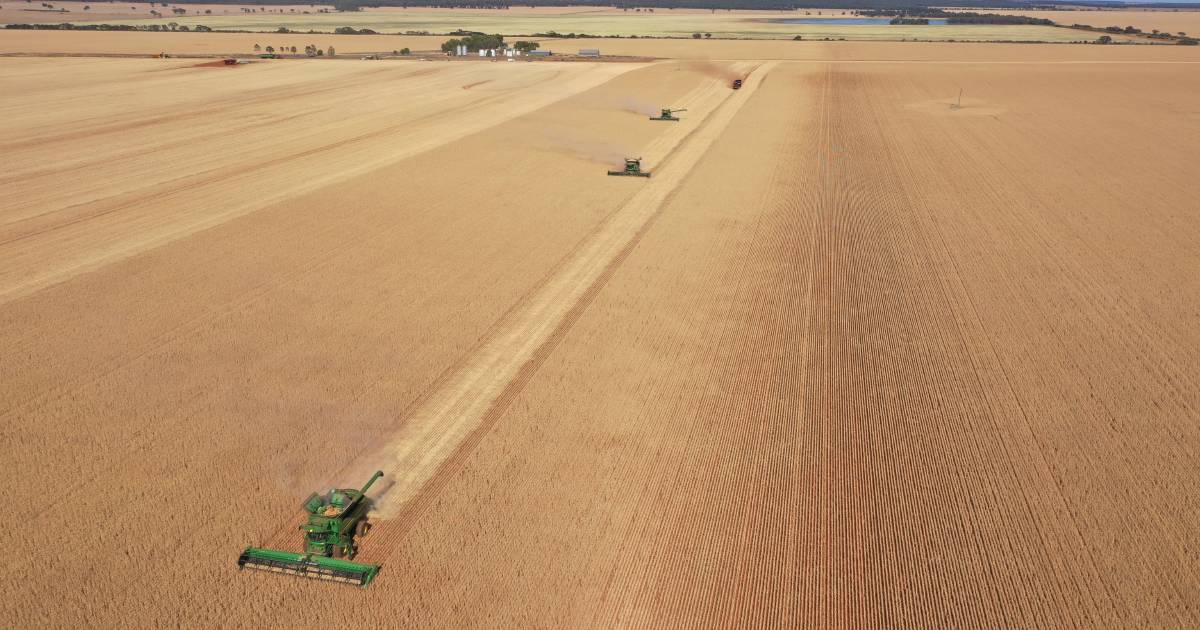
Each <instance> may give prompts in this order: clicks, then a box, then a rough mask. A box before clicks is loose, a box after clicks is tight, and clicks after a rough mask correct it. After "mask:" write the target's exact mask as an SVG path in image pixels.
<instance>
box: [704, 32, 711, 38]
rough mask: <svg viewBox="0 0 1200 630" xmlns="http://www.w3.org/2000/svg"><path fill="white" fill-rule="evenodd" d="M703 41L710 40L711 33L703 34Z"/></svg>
mask: <svg viewBox="0 0 1200 630" xmlns="http://www.w3.org/2000/svg"><path fill="white" fill-rule="evenodd" d="M704 39H712V33H705V34H704Z"/></svg>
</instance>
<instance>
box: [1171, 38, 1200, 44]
mask: <svg viewBox="0 0 1200 630" xmlns="http://www.w3.org/2000/svg"><path fill="white" fill-rule="evenodd" d="M1175 43H1176V44H1179V45H1180V46H1196V45H1197V44H1200V40H1195V39H1192V38H1190V37H1184V38H1183V39H1181V40H1179V41H1177V42H1175Z"/></svg>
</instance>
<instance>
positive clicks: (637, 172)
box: [608, 158, 650, 177]
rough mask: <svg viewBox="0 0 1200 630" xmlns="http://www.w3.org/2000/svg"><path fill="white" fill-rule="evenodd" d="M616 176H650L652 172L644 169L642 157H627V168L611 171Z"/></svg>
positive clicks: (610, 173)
mask: <svg viewBox="0 0 1200 630" xmlns="http://www.w3.org/2000/svg"><path fill="white" fill-rule="evenodd" d="M608 174H609V175H613V176H615V177H650V173H647V172H645V171H643V170H642V158H625V168H624V169H622V170H619V171H609V172H608Z"/></svg>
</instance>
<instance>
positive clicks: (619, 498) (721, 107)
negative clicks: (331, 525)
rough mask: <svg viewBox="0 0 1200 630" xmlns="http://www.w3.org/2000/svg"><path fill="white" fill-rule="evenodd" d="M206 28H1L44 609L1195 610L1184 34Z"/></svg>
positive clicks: (10, 216) (412, 618) (303, 620)
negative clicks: (763, 35) (750, 34)
mask: <svg viewBox="0 0 1200 630" xmlns="http://www.w3.org/2000/svg"><path fill="white" fill-rule="evenodd" d="M923 49H924V47H921V46H918V47H915V48H913V49H912V51H913V52H912V54H913V55H916V56H922V55H926V54H927V51H924V50H923ZM837 50H838V49H837V48H831V49H830V50H829V51H826V52H825V53H823V54H828V55H829V56H831V57H832V56H837V54H838V53H837ZM943 50H945V49H943ZM991 54H994V55H999V53H995V52H994V51H993V52H992V53H991ZM1118 54H1129V55H1140V54H1141V53H1140V52H1129V53H1118ZM1017 56H1020V55H1017ZM168 61H169V60H168ZM964 61H969V60H964ZM1025 61H1032V60H1031V59H1025ZM1133 61H1136V59H1134V60H1133ZM184 65H186V64H184V63H179V64H178V67H177V66H164V65H163V64H161V63H160V62H156V61H148V60H147V61H137V60H106V61H96V60H89V61H77V60H69V61H68V60H11V59H10V60H3V61H2V62H0V71H2V72H3V74H2V75H0V80H2V81H3V82H4V86H5V87H6V88H9V89H6V90H3V91H0V94H3V96H0V109H3V111H5V114H6V115H5V117H4V119H5V121H6V122H5V123H3V124H4V125H7V127H6V128H5V130H4V131H5V133H4V134H3V137H4V141H3V142H4V143H6V144H5V151H6V153H5V154H6V155H20V156H21V159H19V160H14V161H13V164H14V165H15V169H12V170H8V171H6V174H5V176H4V177H6V178H9V182H8V184H7V185H6V192H8V193H9V194H8V195H7V196H6V203H5V205H4V206H3V208H2V210H0V221H2V224H0V230H3V233H5V234H11V235H13V236H14V237H15V238H10V239H6V240H5V239H0V240H5V242H2V243H0V269H5V270H8V271H6V272H0V273H7V274H8V275H0V278H4V279H5V280H4V282H5V284H4V285H3V286H4V287H5V297H4V299H3V300H0V348H4V349H5V350H4V359H5V360H4V361H0V383H3V387H2V388H0V415H2V417H3V424H2V426H3V427H4V433H3V435H4V438H5V441H4V445H5V450H4V455H5V458H6V460H7V461H8V462H9V466H10V470H11V471H12V472H13V474H12V479H11V480H10V483H9V484H6V485H5V486H4V488H3V490H0V502H3V504H5V505H21V506H31V508H30V509H31V513H30V514H29V516H28V518H30V519H31V521H30V522H31V527H30V528H29V530H28V536H27V537H26V539H25V540H24V544H23V547H22V548H23V549H28V550H29V552H28V553H26V554H19V555H11V556H9V558H8V559H7V560H6V563H5V571H4V575H3V577H0V591H2V592H4V593H5V594H6V597H5V598H4V603H3V604H0V618H3V619H6V620H8V621H10V625H14V626H18V627H21V626H29V625H33V624H37V625H100V626H104V625H114V624H118V623H121V622H128V620H129V619H130V618H134V617H136V618H137V619H139V621H140V622H144V623H146V624H155V625H185V626H188V625H214V624H246V625H297V624H300V625H305V624H312V623H314V615H316V616H318V617H320V616H323V615H327V616H328V619H331V620H332V619H337V620H338V621H339V622H340V623H346V624H349V625H358V626H361V625H365V626H371V625H378V624H381V623H382V624H386V625H395V626H405V627H431V626H433V627H461V626H475V627H485V626H492V627H494V626H539V627H572V626H593V627H614V626H619V625H638V626H657V625H662V624H673V625H698V626H722V625H736V624H739V623H742V624H749V625H776V626H781V627H801V626H813V625H837V626H840V625H849V626H861V627H878V626H882V625H942V626H952V627H967V626H985V627H1027V626H1037V625H1049V626H1066V627H1071V626H1074V627H1088V626H1109V627H1163V626H1179V627H1186V626H1193V625H1196V624H1197V622H1200V609H1198V608H1197V605H1196V603H1195V602H1197V601H1200V580H1198V579H1197V577H1196V576H1197V574H1198V568H1200V567H1198V564H1197V562H1198V560H1197V558H1196V557H1195V554H1194V551H1193V550H1192V549H1191V547H1190V546H1189V545H1190V543H1189V541H1190V540H1192V539H1193V538H1194V537H1195V534H1196V532H1195V523H1196V522H1198V520H1200V514H1197V505H1198V502H1197V499H1198V496H1197V491H1196V489H1195V488H1196V487H1197V479H1196V472H1195V470H1196V468H1195V466H1194V462H1195V460H1196V454H1197V452H1198V451H1200V431H1198V429H1197V426H1198V425H1197V423H1196V420H1197V409H1198V408H1200V399H1198V398H1197V392H1198V391H1200V387H1198V384H1197V383H1196V379H1195V376H1194V374H1195V367H1196V366H1197V365H1198V364H1200V356H1198V355H1197V348H1200V339H1198V338H1197V334H1198V333H1197V330H1200V328H1198V327H1197V325H1196V324H1197V323H1198V322H1197V320H1196V313H1197V309H1198V308H1200V305H1198V304H1197V296H1198V295H1200V286H1197V283H1198V281H1197V279H1196V274H1195V273H1193V271H1194V269H1195V268H1196V266H1197V263H1198V262H1200V260H1198V259H1200V251H1197V249H1196V246H1195V243H1197V242H1200V238H1197V237H1198V236H1200V234H1198V233H1197V232H1200V224H1198V223H1197V221H1196V217H1195V216H1193V214H1192V213H1189V212H1188V211H1187V208H1189V207H1190V206H1189V204H1190V203H1191V198H1192V197H1193V196H1194V195H1191V193H1190V191H1191V190H1192V188H1193V185H1192V184H1193V182H1194V179H1195V172H1194V170H1195V167H1194V163H1193V162H1192V161H1191V159H1190V156H1191V154H1192V152H1193V150H1194V147H1193V146H1192V143H1191V140H1190V138H1192V137H1195V136H1196V134H1197V133H1198V132H1200V128H1198V127H1200V119H1197V118H1196V117H1195V116H1194V115H1192V114H1191V113H1190V112H1192V111H1193V110H1195V109H1196V108H1197V106H1200V103H1198V102H1197V98H1198V96H1197V95H1198V94H1200V90H1197V86H1196V85H1195V79H1194V78H1193V77H1192V75H1193V74H1194V73H1193V72H1192V71H1191V70H1190V69H1189V66H1187V65H1184V64H1141V65H1139V64H1137V63H1122V64H1092V65H1079V64H1041V65H1039V64H1033V63H1025V64H989V63H976V64H971V63H961V64H889V63H853V64H849V63H821V62H782V63H776V64H772V63H764V64H761V65H760V64H757V63H753V62H752V63H745V64H743V65H742V66H741V69H742V70H743V71H744V70H749V69H750V68H752V67H753V68H755V70H754V72H753V73H752V74H751V75H750V76H751V80H750V82H749V84H748V85H747V87H746V88H744V89H743V90H741V91H739V92H733V91H729V90H724V89H721V88H720V86H719V84H717V83H715V81H716V79H715V78H714V77H713V76H711V74H706V73H705V72H704V71H702V69H701V68H699V67H698V66H696V65H694V64H689V63H686V62H685V63H676V62H666V63H657V64H648V65H627V64H607V65H605V64H597V65H595V66H592V65H586V64H562V65H557V64H528V65H521V64H469V65H466V64H464V65H462V66H456V65H455V64H436V67H434V66H435V64H396V66H395V67H392V66H382V65H380V64H371V63H357V62H354V63H345V64H314V65H313V66H311V67H309V66H301V65H286V64H261V65H259V66H251V67H247V68H236V69H232V70H230V71H229V73H226V72H225V70H224V69H219V68H183V67H182V66H184ZM718 65H719V66H722V67H723V66H724V65H726V64H718ZM418 66H421V67H418ZM48 67H53V68H54V69H55V72H53V73H51V72H46V71H45V70H46V68H48ZM427 67H428V68H430V70H428V72H426V71H425V68H427ZM297 68H301V70H298V69H297ZM243 71H248V72H252V73H255V74H252V75H243V74H234V73H242V72H243ZM418 72H425V73H424V74H413V73H418ZM234 76H236V77H245V78H237V79H230V78H228V77H234ZM176 77H180V78H176ZM210 77H215V78H210ZM484 80H487V81H488V83H480V82H481V81H484ZM112 85H117V86H121V87H122V89H121V90H120V91H117V90H113V89H111V86H112ZM182 85H187V86H189V87H192V88H193V89H189V90H183V89H179V86H182ZM465 85H474V87H473V88H472V89H469V90H464V89H462V87H463V86H465ZM960 88H961V89H963V91H964V97H963V101H962V104H963V107H962V108H958V109H956V108H953V107H952V104H953V103H954V102H955V100H956V96H957V94H958V91H959V89H960ZM114 92H116V93H118V95H120V94H124V95H125V96H118V97H112V96H110V97H108V98H107V99H106V98H100V97H99V96H96V95H98V94H100V93H114ZM88 94H91V95H92V96H91V97H90V98H84V96H86V95H88ZM635 97H636V98H635ZM121 98H124V99H125V100H120V99H121ZM634 101H636V103H635V102H634ZM139 103H140V104H143V105H144V106H143V107H142V108H141V109H130V105H131V104H139ZM645 104H651V105H660V106H666V105H676V106H687V107H688V108H689V111H688V112H687V113H685V116H686V120H685V121H684V122H682V123H651V122H649V121H646V120H645V115H644V114H641V113H637V112H636V110H637V109H638V108H639V107H643V106H644V105H645ZM71 107H74V109H71ZM71 112H75V113H74V115H72V114H71ZM221 129H226V130H228V133H227V134H226V135H219V134H217V133H216V132H217V131H218V130H221ZM346 138H357V139H359V140H356V141H355V142H354V143H351V144H350V145H346V146H345V147H342V146H341V145H338V148H336V149H330V150H328V152H326V153H319V154H317V153H314V154H309V153H306V152H308V151H311V150H317V149H321V148H323V147H329V146H331V145H334V144H336V143H337V142H338V141H339V140H341V139H346ZM15 152H23V153H15ZM630 152H633V153H636V154H638V155H642V156H643V157H645V158H646V164H647V166H648V168H650V169H651V170H654V171H655V176H654V177H652V178H651V179H650V180H648V181H644V180H635V179H632V178H631V179H624V178H610V177H605V176H604V175H603V171H604V170H605V169H606V168H610V167H612V166H614V165H612V164H609V163H606V162H607V161H610V160H611V159H612V158H613V157H614V155H615V156H619V155H621V154H625V153H630ZM308 155H313V156H316V155H320V156H321V157H313V158H311V160H306V159H305V157H304V156H308ZM261 162H267V163H269V164H270V166H269V167H264V166H262V165H261V164H260V163H261ZM310 162H311V163H310ZM193 165H194V166H193ZM213 169H217V170H213ZM221 169H224V170H221ZM205 170H210V171H212V172H214V173H222V174H224V175H223V176H222V177H212V178H207V179H205V181H204V183H203V185H201V186H196V187H189V186H187V185H186V183H187V182H189V181H193V178H195V177H196V173H198V172H203V171H205ZM243 173H244V174H243ZM131 191H132V192H131ZM139 191H141V192H139ZM193 191H196V192H193ZM193 194H194V195H197V196H195V197H189V196H188V195H193ZM105 195H134V196H135V197H138V198H142V199H143V201H141V202H138V203H128V204H115V205H112V206H111V210H110V211H107V212H102V211H96V212H91V211H85V210H89V209H104V208H109V207H108V206H102V205H100V204H101V202H102V199H103V198H104V196H105ZM277 195H282V196H280V197H278V198H277ZM122 198H124V197H122ZM76 219H78V220H77V221H76ZM33 222H37V224H38V225H40V226H43V227H44V228H45V229H44V230H40V231H39V230H30V229H28V228H29V226H30V225H33ZM112 252H117V255H110V254H111V253H112ZM80 261H83V262H80ZM447 421H450V422H447ZM453 423H459V424H458V426H452V424H453ZM442 427H448V428H450V429H451V430H450V431H448V432H443V431H441V430H440V429H441V428H442ZM434 429H439V430H434ZM405 440H415V441H419V442H420V441H423V442H425V443H436V442H438V441H439V440H441V441H444V444H440V445H437V447H436V448H422V449H419V450H418V451H414V452H413V453H415V455H417V456H418V457H417V459H419V460H423V461H422V463H421V464H420V465H410V464H408V463H400V464H392V465H391V466H393V467H396V468H397V470H388V472H389V475H390V476H389V481H390V482H391V483H392V484H393V485H392V486H391V488H392V490H391V491H390V492H393V493H395V494H393V495H392V496H391V497H381V499H383V504H382V505H381V507H384V508H388V510H389V511H390V510H395V514H396V516H397V517H396V518H392V519H388V520H381V522H380V527H379V528H378V529H377V530H376V532H374V533H372V534H371V535H370V536H369V537H368V538H367V540H366V541H365V543H364V551H365V555H364V559H367V560H371V561H378V562H382V563H383V564H384V571H383V573H382V574H381V577H380V579H379V580H378V581H377V582H376V583H375V584H373V585H372V586H371V587H370V588H369V589H367V590H357V589H351V588H338V589H337V592H336V597H333V596H331V591H330V590H329V589H330V587H329V586H327V585H322V584H314V583H308V582H301V581H295V580H283V579H280V578H278V577H276V576H270V575H258V574H244V575H243V574H238V573H237V572H236V570H235V569H234V568H233V561H234V559H235V558H236V555H237V552H238V551H240V549H241V548H242V547H243V546H244V545H247V544H254V543H263V542H274V541H279V542H280V543H282V544H286V543H287V542H288V541H291V543H292V544H295V542H296V540H297V536H296V532H295V531H294V529H292V527H293V519H294V518H295V516H296V512H297V503H298V502H299V501H300V500H301V499H302V498H303V497H304V495H306V494H307V493H308V492H309V491H311V490H313V489H316V488H321V487H323V486H325V485H328V484H332V483H344V484H351V483H358V482H361V479H359V478H357V477H356V475H358V470H357V469H358V468H360V467H364V468H366V467H373V466H376V465H377V464H376V463H375V462H376V461H378V460H376V459H375V455H376V454H377V453H380V452H383V453H390V454H391V455H392V456H395V455H396V454H397V450H396V448H395V445H396V444H404V443H405ZM400 455H401V457H399V458H398V460H399V461H404V462H408V461H413V460H412V459H411V458H410V459H405V458H409V457H410V455H409V454H405V453H400ZM384 461H386V458H385V459H384ZM385 467H387V464H385ZM405 475H407V476H408V480H407V483H405V482H404V481H402V480H403V479H404V478H405ZM393 478H394V479H393ZM47 488H52V489H53V494H51V495H50V496H49V497H47V496H46V495H44V494H43V489H47ZM102 516H103V518H102ZM1130 532H1136V535H1131V534H1130ZM302 599H303V600H306V601H307V600H316V601H321V602H323V604H322V605H321V607H320V608H319V610H316V611H313V610H311V609H307V608H303V607H296V606H294V605H293V604H294V602H296V601H300V600H302ZM29 602H46V603H45V604H43V605H36V604H34V605H30V604H29ZM321 619H324V617H321Z"/></svg>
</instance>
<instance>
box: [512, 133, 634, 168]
mask: <svg viewBox="0 0 1200 630" xmlns="http://www.w3.org/2000/svg"><path fill="white" fill-rule="evenodd" d="M530 142H531V144H533V146H536V147H537V148H539V149H542V150H543V151H549V152H551V153H561V154H563V155H569V156H571V157H574V158H578V159H581V160H588V161H590V162H597V163H599V164H604V165H615V164H622V163H624V161H625V158H627V157H629V156H631V155H633V150H632V149H630V148H629V147H626V146H622V145H620V144H618V143H616V142H609V141H603V140H585V139H582V138H579V137H576V136H574V135H572V133H571V132H570V131H569V130H566V129H550V130H547V131H544V132H543V133H542V135H541V136H540V137H538V138H534V139H531V140H530Z"/></svg>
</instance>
